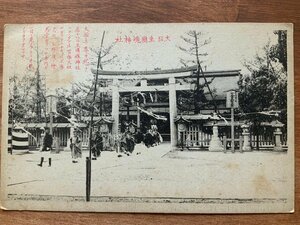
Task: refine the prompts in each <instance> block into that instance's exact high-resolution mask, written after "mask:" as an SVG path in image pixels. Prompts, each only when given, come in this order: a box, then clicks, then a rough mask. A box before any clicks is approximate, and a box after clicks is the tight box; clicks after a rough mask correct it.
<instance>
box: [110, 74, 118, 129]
mask: <svg viewBox="0 0 300 225" xmlns="http://www.w3.org/2000/svg"><path fill="white" fill-rule="evenodd" d="M118 83H119V82H118V79H116V78H114V79H113V85H112V112H111V116H112V118H113V120H114V122H113V125H112V134H113V135H118V134H119V109H120V94H119V87H118Z"/></svg>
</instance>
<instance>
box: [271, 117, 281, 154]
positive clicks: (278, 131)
mask: <svg viewBox="0 0 300 225" xmlns="http://www.w3.org/2000/svg"><path fill="white" fill-rule="evenodd" d="M283 126H284V125H283V124H282V123H280V122H279V121H276V123H275V124H274V125H273V127H274V136H275V146H274V151H282V150H283V149H282V143H281V135H282V131H281V129H282V127H283Z"/></svg>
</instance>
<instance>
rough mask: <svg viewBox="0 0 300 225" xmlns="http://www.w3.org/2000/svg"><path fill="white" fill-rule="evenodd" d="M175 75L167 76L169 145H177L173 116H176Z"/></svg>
mask: <svg viewBox="0 0 300 225" xmlns="http://www.w3.org/2000/svg"><path fill="white" fill-rule="evenodd" d="M175 81H176V80H175V77H170V78H169V111H170V137H171V147H176V145H177V131H176V124H175V117H176V116H177V101H176V82H175Z"/></svg>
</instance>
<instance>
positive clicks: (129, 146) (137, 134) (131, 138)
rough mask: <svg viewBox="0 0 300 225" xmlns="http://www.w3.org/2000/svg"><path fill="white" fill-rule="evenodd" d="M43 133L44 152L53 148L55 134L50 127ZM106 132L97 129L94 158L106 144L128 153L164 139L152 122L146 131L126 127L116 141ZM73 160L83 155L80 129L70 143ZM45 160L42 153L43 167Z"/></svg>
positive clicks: (98, 155) (95, 158)
mask: <svg viewBox="0 0 300 225" xmlns="http://www.w3.org/2000/svg"><path fill="white" fill-rule="evenodd" d="M44 131H45V132H44V133H43V134H42V145H41V149H40V151H41V152H42V153H45V152H50V151H51V150H52V144H53V136H52V135H51V134H50V130H49V128H47V127H46V128H45V129H44ZM103 135H104V134H102V133H100V132H99V131H95V132H94V134H93V136H92V140H91V150H92V156H93V157H92V160H97V158H98V157H100V156H101V152H102V151H103V150H104V147H105V145H107V144H108V145H110V147H111V149H114V150H116V151H117V152H122V153H125V154H127V155H130V154H132V152H133V151H134V149H135V146H136V144H140V143H144V144H145V146H146V147H147V148H150V147H153V146H155V145H159V144H160V143H161V142H162V141H163V139H162V136H161V135H160V133H159V132H158V128H157V125H156V123H154V122H152V123H151V125H150V126H149V127H148V128H147V131H146V133H142V132H141V129H140V128H137V129H131V128H130V127H126V128H125V131H124V132H123V133H122V134H121V135H117V136H114V138H112V139H114V141H113V144H112V143H106V142H109V139H108V138H105V137H104V136H103ZM69 147H70V149H71V157H72V162H73V163H77V162H78V159H79V158H81V157H82V141H81V133H80V131H78V130H74V131H73V132H72V134H71V137H70V145H69ZM44 160H45V155H42V157H41V161H40V163H39V164H38V166H40V167H42V166H43V163H44ZM48 162H49V167H51V164H52V160H51V157H48Z"/></svg>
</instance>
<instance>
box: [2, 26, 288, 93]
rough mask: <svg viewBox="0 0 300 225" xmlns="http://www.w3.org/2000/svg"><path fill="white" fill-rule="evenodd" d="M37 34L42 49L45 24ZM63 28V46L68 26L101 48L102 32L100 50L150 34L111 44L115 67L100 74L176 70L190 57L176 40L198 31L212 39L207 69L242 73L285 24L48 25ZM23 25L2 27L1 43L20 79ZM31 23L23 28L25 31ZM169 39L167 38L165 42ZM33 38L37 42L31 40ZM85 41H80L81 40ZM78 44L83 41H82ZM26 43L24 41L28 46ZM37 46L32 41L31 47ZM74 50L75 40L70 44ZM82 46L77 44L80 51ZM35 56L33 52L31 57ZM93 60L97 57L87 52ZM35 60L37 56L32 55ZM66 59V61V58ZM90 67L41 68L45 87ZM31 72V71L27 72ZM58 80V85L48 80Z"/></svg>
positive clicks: (76, 77) (80, 76)
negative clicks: (84, 33)
mask: <svg viewBox="0 0 300 225" xmlns="http://www.w3.org/2000/svg"><path fill="white" fill-rule="evenodd" d="M31 26H32V27H33V28H34V32H35V34H38V37H39V47H40V51H43V48H44V42H45V40H44V37H43V35H44V34H45V32H44V30H45V28H46V26H47V25H45V24H41V25H31ZM54 26H56V27H63V29H64V30H65V33H64V42H65V45H66V39H67V31H68V29H69V28H71V29H72V30H74V29H75V28H76V26H79V27H80V29H82V30H83V29H84V27H85V26H87V27H88V29H89V30H90V37H89V39H88V44H89V46H88V47H89V48H93V49H97V48H99V47H100V42H101V37H102V33H103V31H104V30H105V31H106V35H105V39H104V46H108V45H110V44H111V43H113V42H115V39H116V38H118V37H121V38H123V40H124V38H125V36H127V37H131V39H133V38H134V37H136V36H138V37H140V38H141V37H143V36H147V37H148V40H149V37H150V36H152V37H153V38H154V42H151V43H149V42H148V43H133V40H132V41H131V43H125V42H118V43H115V46H114V48H113V49H112V51H111V55H114V54H115V55H117V58H116V60H115V62H114V63H113V64H110V65H104V70H113V71H119V70H126V71H127V70H128V71H131V70H134V71H136V70H153V69H154V68H160V69H175V68H180V67H182V64H181V63H180V58H183V59H191V57H190V56H189V55H187V54H186V53H184V52H182V51H181V50H180V49H179V48H178V46H183V47H188V45H187V44H186V43H185V42H184V41H183V40H182V39H181V38H180V36H181V35H185V33H186V32H188V31H189V30H196V31H201V32H204V33H205V36H204V38H209V37H210V38H211V43H210V44H209V45H207V46H206V47H205V49H203V50H204V52H206V53H208V56H207V57H204V58H203V59H204V60H205V63H204V64H203V65H206V66H207V70H208V71H210V70H232V69H241V72H242V73H243V74H246V73H249V72H248V71H247V69H246V68H245V67H244V66H243V64H242V62H243V60H244V59H248V60H251V59H253V57H254V55H255V54H256V52H259V51H261V49H262V47H263V46H264V45H265V44H266V43H267V42H268V41H270V42H271V44H275V43H276V41H277V36H276V35H274V34H273V31H274V30H278V29H286V25H284V24H277V25H275V24H237V23H235V24H220V23H219V24H214V23H209V24H81V25H77V24H59V25H55V24H52V25H50V28H52V27H54ZM23 27H24V25H18V26H9V27H7V29H6V33H5V35H6V36H5V41H6V46H7V47H6V49H5V61H6V62H7V64H6V70H7V71H8V73H9V74H12V73H14V72H16V73H18V74H19V75H22V74H24V73H25V71H26V65H27V62H28V59H23V58H22V57H21V49H22V33H23ZM29 27H30V26H29V25H28V26H26V29H29ZM159 36H162V37H164V39H165V41H162V42H158V40H157V39H158V37H159ZM166 37H169V40H167V39H166ZM34 39H35V38H34ZM82 41H83V40H82ZM82 41H81V42H82ZM26 43H27V42H26ZM34 44H35V43H34ZM71 45H72V47H74V48H75V38H74V39H73V40H72V42H71ZM82 48H83V45H82V46H81V50H82ZM26 54H27V55H28V56H29V54H30V53H29V45H28V46H27V48H26ZM33 54H35V53H33ZM90 57H91V58H92V59H96V57H95V55H94V54H91V55H90ZM33 58H35V55H33ZM65 61H66V60H65ZM90 69H91V67H89V68H88V69H87V70H85V69H84V68H83V67H82V69H81V70H75V69H73V70H66V69H64V70H51V69H49V68H48V69H47V70H45V68H44V66H43V65H42V66H41V69H40V71H41V74H44V75H46V77H47V81H48V83H47V85H48V87H53V88H55V87H59V86H69V85H68V84H71V83H72V82H76V81H83V80H85V79H89V78H92V74H91V71H90ZM31 73H33V72H31ZM54 80H56V81H57V80H59V82H52V81H54Z"/></svg>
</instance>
